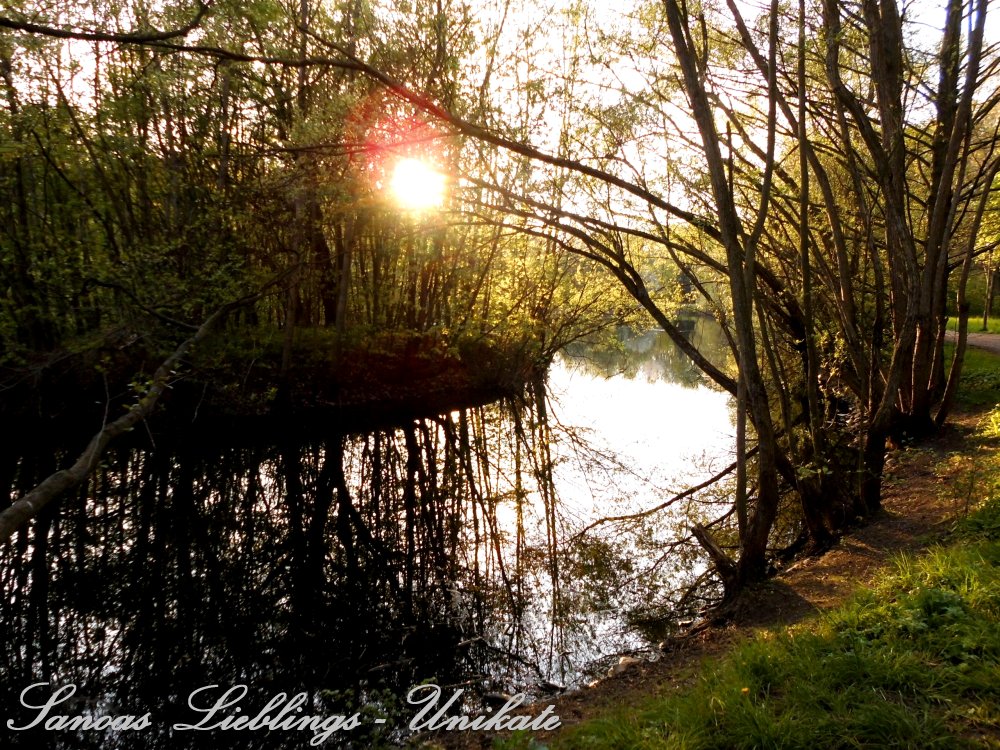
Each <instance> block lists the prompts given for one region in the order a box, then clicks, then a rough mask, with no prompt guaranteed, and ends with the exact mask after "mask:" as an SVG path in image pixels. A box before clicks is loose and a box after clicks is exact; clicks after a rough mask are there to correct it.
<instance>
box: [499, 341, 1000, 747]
mask: <svg viewBox="0 0 1000 750" xmlns="http://www.w3.org/2000/svg"><path fill="white" fill-rule="evenodd" d="M967 366H968V370H967V375H968V377H967V380H966V385H965V389H964V393H963V395H962V399H961V400H962V401H963V402H964V403H965V404H966V405H967V406H982V405H983V404H986V403H992V404H997V402H998V401H1000V395H998V394H1000V358H997V357H995V356H992V355H988V354H986V353H983V352H980V351H976V350H973V351H972V352H971V357H970V361H969V362H968V363H967ZM980 441H981V444H982V450H981V451H980V452H979V453H978V454H977V459H976V460H975V461H969V462H967V464H968V466H969V468H968V472H969V473H970V477H969V480H970V482H972V484H973V486H974V488H975V492H976V494H977V495H978V505H979V508H978V510H976V511H975V512H973V513H972V514H971V515H969V516H968V517H967V518H965V519H964V520H962V521H961V522H960V523H958V524H957V526H956V527H955V529H954V531H953V532H952V533H951V534H950V535H949V536H948V537H947V538H946V539H944V540H942V542H941V543H940V544H939V545H938V546H936V547H935V548H933V549H932V550H931V551H930V552H929V553H927V554H924V555H921V556H919V557H916V558H914V557H902V558H900V559H899V560H898V561H897V563H896V565H895V570H894V571H893V572H891V573H887V574H886V575H885V576H884V577H883V578H881V579H880V581H879V582H878V583H877V584H876V585H875V586H874V587H873V588H872V589H867V590H863V591H861V592H859V593H858V594H857V595H856V596H855V598H854V599H853V600H852V601H851V602H850V603H849V604H847V605H845V606H843V607H841V608H838V609H837V610H835V611H833V612H830V613H828V614H826V615H825V616H823V617H821V618H819V619H817V620H813V621H811V622H808V623H805V624H802V625H797V626H793V627H790V628H783V629H780V630H777V631H765V632H762V633H759V634H758V635H757V636H756V637H754V638H753V639H750V640H748V641H747V642H746V643H744V644H743V645H741V646H739V647H737V648H736V649H734V650H733V651H731V652H729V653H728V654H727V655H726V656H725V657H723V658H721V659H719V660H715V661H710V662H707V663H706V664H704V665H703V667H702V669H701V671H700V673H699V675H698V676H697V678H696V679H695V680H694V681H693V685H692V686H691V688H690V689H686V690H683V691H679V690H673V691H671V692H670V693H669V694H664V695H661V696H651V697H650V698H649V700H648V701H647V702H646V703H645V704H644V705H637V706H628V707H623V708H622V709H620V710H618V711H617V712H614V713H611V714H607V715H604V716H602V717H600V718H596V719H592V720H590V721H587V722H584V723H582V724H579V725H576V726H574V727H571V728H568V729H567V730H566V731H564V732H563V733H561V734H560V735H559V736H558V737H557V738H556V739H555V740H553V741H551V743H550V745H549V746H550V747H551V748H552V749H553V750H555V748H573V749H575V748H622V749H628V750H641V749H645V748H720V749H721V748H725V749H727V750H729V749H736V748H888V747H906V748H936V747H940V748H959V747H996V748H1000V406H997V408H995V409H993V411H991V412H990V413H989V415H988V416H987V417H986V418H985V419H984V420H983V423H982V427H981V430H980ZM497 747H502V748H506V749H507V750H515V749H516V748H540V747H543V745H541V744H539V743H536V742H535V741H534V740H533V739H531V738H530V737H527V736H515V737H512V738H508V739H506V740H503V741H500V742H498V745H497Z"/></svg>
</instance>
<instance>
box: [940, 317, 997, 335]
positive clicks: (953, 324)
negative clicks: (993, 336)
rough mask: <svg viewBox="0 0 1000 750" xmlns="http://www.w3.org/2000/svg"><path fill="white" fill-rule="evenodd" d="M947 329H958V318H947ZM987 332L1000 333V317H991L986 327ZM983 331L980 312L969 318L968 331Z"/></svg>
mask: <svg viewBox="0 0 1000 750" xmlns="http://www.w3.org/2000/svg"><path fill="white" fill-rule="evenodd" d="M947 329H948V330H949V331H957V330H958V318H956V317H954V316H952V317H950V318H948V325H947ZM986 331H987V332H988V333H1000V318H993V317H991V318H990V319H989V321H988V325H987V328H986ZM982 332H983V316H982V314H980V315H978V316H975V317H970V318H969V333H982Z"/></svg>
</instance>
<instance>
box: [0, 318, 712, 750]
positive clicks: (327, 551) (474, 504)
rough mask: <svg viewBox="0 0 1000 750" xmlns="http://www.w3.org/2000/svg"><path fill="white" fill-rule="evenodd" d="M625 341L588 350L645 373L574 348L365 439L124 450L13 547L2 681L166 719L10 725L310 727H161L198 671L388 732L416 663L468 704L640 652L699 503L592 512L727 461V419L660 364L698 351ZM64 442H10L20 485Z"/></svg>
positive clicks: (253, 736) (691, 569)
mask: <svg viewBox="0 0 1000 750" xmlns="http://www.w3.org/2000/svg"><path fill="white" fill-rule="evenodd" d="M621 351H622V352H630V353H631V355H632V356H630V357H625V355H624V354H621V358H619V359H614V358H613V357H611V356H610V355H605V354H602V353H601V352H600V351H599V350H594V351H593V352H592V356H591V358H590V360H589V362H591V363H594V362H604V363H605V364H602V365H601V366H602V367H605V366H607V367H612V366H613V367H614V368H615V369H617V370H621V369H622V368H621V367H620V366H619V364H613V363H624V362H625V361H626V360H627V361H629V362H634V361H635V360H636V356H635V355H636V354H641V355H643V356H641V357H638V359H640V360H642V362H641V363H640V364H636V365H634V368H635V369H634V370H633V369H628V370H627V371H628V372H629V373H643V375H644V377H641V378H635V377H633V378H632V379H629V378H628V377H627V376H626V375H620V374H619V375H616V376H615V377H614V378H612V379H610V380H606V379H605V378H603V377H596V376H595V375H593V374H590V373H588V372H587V371H586V368H589V367H593V366H594V365H593V364H587V365H581V364H580V361H581V360H579V359H565V360H561V361H560V362H558V363H557V364H556V365H555V367H554V368H553V371H552V373H551V375H550V386H551V388H552V390H553V391H554V393H555V399H554V400H553V402H552V403H551V404H550V403H549V401H548V400H547V399H546V398H545V390H544V387H543V386H542V384H533V385H532V386H531V387H529V388H527V389H526V390H525V393H524V394H523V396H522V397H521V398H519V399H515V400H511V401H506V402H502V403H497V404H492V405H489V406H486V407H482V408H476V409H468V410H461V411H456V412H453V413H451V414H448V415H443V416H439V417H435V418H429V419H422V420H415V421H413V422H411V423H409V424H407V425H405V426H403V427H401V428H399V429H396V430H389V431H378V432H372V433H369V434H367V435H362V436H343V435H332V436H330V437H329V438H327V439H323V440H314V441H311V442H307V443H305V444H303V443H300V442H298V441H296V440H294V439H292V437H293V436H286V438H287V439H286V440H285V441H284V442H282V443H280V444H277V445H269V446H252V447H246V446H243V447H226V446H219V447H216V448H205V447H204V446H199V447H196V446H194V445H190V444H186V443H185V442H183V441H178V442H175V443H172V444H171V443H168V442H166V441H165V440H164V439H158V441H157V445H156V447H155V448H149V449H146V450H138V449H134V450H120V451H118V452H115V453H112V454H110V455H109V457H108V458H107V459H106V461H105V462H104V463H103V465H102V467H101V469H100V471H99V472H98V473H97V474H96V475H95V477H94V478H93V481H92V482H91V483H90V486H89V487H87V488H86V489H85V490H84V491H81V492H80V493H79V494H78V495H76V496H74V497H71V498H67V499H65V500H64V502H63V503H62V504H61V507H59V508H58V509H50V510H48V511H47V512H45V513H43V514H42V515H41V516H40V517H39V518H38V519H36V521H35V522H34V523H33V524H32V526H31V527H30V528H29V529H28V530H26V531H24V532H22V533H20V534H18V535H17V536H16V537H15V538H14V540H13V541H12V543H11V544H8V545H5V546H4V547H3V548H2V549H0V575H2V580H0V590H2V599H0V623H2V628H3V633H4V639H3V642H2V644H0V701H2V705H4V706H5V707H7V718H10V719H13V720H14V722H15V726H23V725H26V724H28V723H30V721H31V719H32V718H34V716H36V715H37V713H38V712H37V711H27V710H26V709H22V710H17V707H18V706H19V704H20V702H19V695H20V693H21V691H22V690H23V689H24V688H25V687H27V686H28V685H31V684H32V683H37V682H50V683H52V684H54V685H65V684H70V683H72V684H76V685H77V686H78V688H79V691H78V693H77V694H76V695H75V696H73V699H72V700H71V701H69V702H67V703H66V704H64V705H63V706H61V708H60V711H61V712H62V713H86V712H91V713H94V714H114V715H119V714H129V713H132V714H143V713H145V712H147V711H149V712H150V713H151V726H150V727H149V728H148V729H145V730H143V731H141V732H107V733H104V732H98V731H90V732H86V731H79V732H72V731H61V732H41V731H30V732H28V731H26V732H9V731H6V730H5V729H4V730H2V733H3V734H5V735H6V736H4V740H5V742H4V743H3V746H4V747H42V746H53V747H65V748H91V747H94V748H96V747H102V748H103V747H121V748H131V747H137V748H139V747H141V748H153V747H171V748H173V747H200V746H202V745H204V746H206V747H229V746H232V747H257V746H260V747H268V748H272V747H285V746H289V747H291V746H296V747H301V746H303V744H304V740H303V737H302V736H301V735H297V734H296V733H281V732H272V733H263V732H255V733H240V732H217V731H216V732H206V733H196V732H189V733H185V734H183V735H178V734H177V733H173V732H171V729H170V728H171V726H172V725H173V724H175V723H178V722H192V721H196V720H197V717H195V716H194V715H193V714H192V711H191V710H190V709H189V708H188V706H187V700H188V695H189V694H190V693H191V691H192V690H194V689H196V688H198V687H201V686H204V685H211V684H217V685H221V686H223V687H226V686H230V685H235V684H247V685H250V686H251V691H250V694H249V695H248V696H247V698H246V700H245V703H244V705H247V706H248V709H247V710H250V709H249V707H251V706H252V707H255V708H261V707H263V706H264V704H265V703H266V702H267V700H268V698H270V697H271V696H274V695H275V694H277V693H279V692H281V691H284V692H286V693H296V692H298V691H305V692H307V693H308V695H309V701H310V703H309V706H308V707H307V708H308V710H307V711H306V712H307V713H314V714H322V715H332V714H352V713H354V712H355V711H359V712H362V714H363V715H364V716H366V717H368V718H370V719H371V718H374V717H375V716H376V715H380V716H384V717H387V718H388V721H387V723H386V724H383V725H378V724H375V723H374V722H373V721H366V722H365V723H364V724H363V725H362V727H361V728H359V729H356V730H352V731H351V732H350V737H351V741H352V742H354V743H355V746H357V747H368V746H372V745H373V744H374V743H376V742H378V741H391V740H393V739H398V734H395V735H394V734H393V732H394V731H395V730H398V728H399V727H402V726H404V725H405V723H406V712H405V711H404V710H403V709H404V707H403V706H401V701H402V697H403V696H404V695H405V693H406V691H407V689H408V688H409V687H410V686H412V685H415V684H418V683H420V682H422V681H424V680H431V679H432V680H435V681H437V682H438V683H439V684H442V685H448V686H456V687H463V688H465V689H466V691H467V694H468V696H469V697H470V698H471V699H475V697H476V696H481V695H483V694H485V693H487V692H489V691H514V690H522V689H524V690H528V691H535V692H536V693H537V692H538V691H539V690H540V689H541V688H540V687H539V686H540V685H541V684H542V683H543V682H544V681H546V680H552V681H555V682H560V683H564V684H578V683H579V682H580V681H583V680H586V679H588V674H592V673H594V672H596V671H599V670H601V669H603V668H604V667H605V662H603V661H602V657H604V656H606V655H608V654H611V653H616V652H618V651H621V650H625V649H633V648H639V647H640V646H641V645H642V638H641V635H640V631H641V630H642V628H640V627H639V626H643V627H645V628H646V631H647V633H648V634H650V635H655V632H653V631H652V630H650V629H649V628H651V627H652V626H653V625H655V624H656V622H658V619H657V617H656V612H657V611H658V609H657V608H659V610H662V611H664V612H673V611H674V610H675V609H676V606H677V604H678V602H677V596H676V593H675V591H676V588H677V584H678V583H680V582H684V581H690V580H692V579H693V578H696V577H697V576H698V575H699V573H700V572H701V570H702V567H701V563H700V562H699V558H698V555H697V552H696V549H695V547H694V545H691V544H688V543H685V542H683V541H678V540H683V538H684V537H685V535H686V532H685V531H684V528H685V526H686V524H687V523H689V522H690V517H691V516H698V515H699V514H704V513H705V512H706V510H705V505H704V503H705V502H706V500H708V499H710V498H706V497H705V496H701V497H700V498H699V499H698V500H699V502H695V499H693V498H692V499H688V500H687V501H685V502H684V503H682V504H679V505H678V506H677V507H676V508H674V509H671V511H670V512H667V513H661V514H657V515H656V516H652V517H644V518H640V519H635V520H632V521H627V520H626V521H619V522H616V523H614V524H606V525H602V526H599V527H595V528H590V529H589V530H588V531H587V533H585V534H581V532H582V531H583V530H584V529H587V528H588V527H590V526H592V524H593V522H594V521H595V520H596V519H598V518H601V517H604V516H609V515H628V514H630V513H635V512H637V511H641V510H644V509H646V508H649V507H651V506H653V505H655V504H656V503H658V502H660V501H662V500H663V498H665V497H669V496H670V495H671V494H672V493H673V492H674V491H676V490H680V489H683V488H684V487H685V486H687V485H688V484H689V483H692V482H694V481H695V478H696V477H701V478H704V476H705V472H706V471H711V470H712V468H713V466H714V465H715V464H716V463H718V462H720V461H724V460H726V459H727V451H728V443H727V441H728V440H729V438H728V432H727V430H729V427H728V421H729V420H728V411H727V406H726V399H725V397H724V396H722V395H721V394H718V393H717V392H714V391H711V390H709V389H707V388H705V387H704V386H698V385H696V384H695V381H693V380H691V379H685V380H684V382H685V383H687V385H676V384H672V383H670V382H666V380H669V379H672V378H674V376H675V375H676V374H677V373H679V372H680V371H681V370H683V365H682V364H681V363H680V360H679V358H678V357H677V356H675V355H674V354H673V353H672V351H671V350H670V349H669V347H664V346H663V345H662V342H661V341H660V340H659V339H658V338H656V337H652V338H650V337H649V336H648V335H646V336H642V337H638V338H636V339H632V340H630V341H626V342H625V343H624V344H623V347H622V350H621ZM615 356H616V357H617V356H618V355H617V354H616V355H615ZM632 367H633V365H629V368H632ZM651 373H660V375H657V376H656V378H663V379H659V380H658V379H656V378H654V377H652V375H651ZM550 409H554V414H553V413H550ZM692 409H694V411H692ZM682 410H683V411H682ZM680 414H683V416H681V417H679V416H678V415H680ZM694 414H697V415H698V416H697V418H695V417H693V416H692V415H694ZM696 425H697V426H703V427H705V429H704V430H703V431H702V432H703V433H704V434H703V435H702V434H701V433H700V432H699V431H698V430H696V429H695V427H696ZM679 428H681V429H679ZM678 435H680V437H679V438H678V437H676V436H678ZM699 435H701V436H700V437H699ZM671 436H674V437H673V438H671ZM671 440H672V441H673V442H671ZM710 454H711V455H710ZM53 460H54V459H53V458H52V457H51V456H50V457H49V458H48V459H44V458H39V457H38V456H34V455H33V456H30V457H26V458H23V459H21V460H19V461H18V462H16V464H13V465H11V466H10V467H9V468H12V469H13V470H12V471H10V472H7V473H9V474H10V479H9V486H11V487H12V488H15V489H17V490H21V489H23V488H26V487H30V486H31V485H32V484H34V483H35V482H36V481H37V479H38V477H40V476H44V475H45V474H46V473H48V471H49V470H50V466H51V464H52V461H53ZM4 724H6V722H4Z"/></svg>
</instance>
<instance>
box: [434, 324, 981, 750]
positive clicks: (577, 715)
mask: <svg viewBox="0 0 1000 750" xmlns="http://www.w3.org/2000/svg"><path fill="white" fill-rule="evenodd" d="M984 337H987V338H993V339H995V341H990V342H989V343H990V345H991V346H990V348H991V349H992V346H993V345H994V344H995V345H996V346H997V347H998V348H997V351H998V352H1000V336H995V337H991V336H990V335H989V334H984ZM974 345H977V346H978V345H979V344H974ZM978 421H979V415H978V414H959V415H956V416H955V417H954V418H953V420H952V421H951V423H950V424H949V425H948V426H947V427H946V428H945V430H944V431H943V433H942V434H941V436H940V437H939V438H937V439H936V440H934V441H933V442H932V443H928V444H925V445H921V446H920V447H917V448H911V449H908V450H905V451H902V452H900V453H897V454H894V455H893V456H891V457H890V459H889V462H888V464H887V476H886V480H885V485H884V494H883V507H884V509H883V511H882V512H880V513H879V515H878V516H877V517H876V518H875V519H874V520H872V521H871V522H870V523H869V524H867V525H865V526H863V527H860V528H858V529H855V530H854V531H853V532H851V533H850V534H848V535H845V536H844V537H843V538H842V539H841V541H840V542H839V543H838V544H837V545H836V546H835V547H834V548H833V549H831V550H830V551H828V552H827V553H825V554H824V555H822V556H821V557H811V558H805V559H803V560H799V561H797V562H795V563H793V564H792V565H790V566H789V567H788V568H786V569H785V570H783V571H781V572H780V573H779V574H778V575H776V576H775V577H774V578H772V579H770V580H768V581H767V582H765V583H763V584H762V585H761V586H759V587H758V589H757V591H756V592H755V593H756V596H754V597H753V598H752V601H753V607H752V610H750V611H747V612H744V613H743V614H742V615H741V616H740V617H739V619H738V621H737V622H735V623H733V624H731V625H729V626H726V627H708V628H704V629H702V630H700V631H698V632H696V633H692V634H690V635H689V636H687V637H686V638H685V639H683V641H682V642H681V643H679V644H678V645H677V647H676V648H674V649H673V650H671V651H670V652H668V653H664V654H662V655H661V656H660V657H659V658H658V659H657V660H656V661H654V662H640V663H638V664H634V665H631V666H629V667H628V668H627V669H625V670H624V671H622V672H621V673H619V674H616V675H614V676H611V677H608V678H606V679H604V680H601V681H600V682H599V683H597V684H596V685H595V686H593V687H590V688H587V689H583V690H580V691H576V692H573V693H570V694H567V695H564V696H561V697H559V698H558V699H555V700H553V701H551V702H552V703H554V704H555V706H556V708H555V713H556V714H557V715H558V716H559V717H560V719H561V720H562V724H563V726H564V727H565V726H569V725H572V724H575V723H577V722H579V721H582V720H585V719H588V718H591V717H593V716H595V715H597V714H599V713H601V712H602V710H605V709H609V708H612V707H615V706H621V705H630V704H640V703H642V702H644V701H645V700H647V699H648V698H649V697H650V696H653V695H656V694H662V693H664V692H669V691H673V690H682V689H684V687H685V686H686V685H690V684H691V683H692V682H693V681H694V679H695V676H696V674H697V668H698V665H699V664H700V663H701V661H702V660H703V659H704V658H705V657H706V656H712V655H716V654H721V653H723V652H725V650H726V649H727V648H729V647H730V646H731V645H732V644H733V643H734V641H736V640H738V639H740V638H744V637H746V636H748V635H751V634H752V633H753V632H754V631H756V630H758V629H761V628H774V627H782V626H786V625H790V624H793V623H795V622H798V621H800V620H803V619H805V618H807V617H809V616H811V615H813V614H815V613H817V612H820V611H823V610H826V609H830V608H832V607H834V606H836V605H838V604H840V603H842V602H844V601H845V600H846V599H847V598H848V597H849V596H850V595H851V593H852V592H853V591H855V590H856V589H857V588H858V586H859V585H863V584H866V583H869V582H871V581H872V580H873V579H874V578H875V576H876V574H877V573H878V572H879V571H880V570H883V569H884V568H886V567H887V565H888V564H889V561H890V560H891V558H892V557H893V556H894V555H896V554H898V553H900V552H917V551H919V550H921V549H924V548H926V547H927V546H929V545H930V544H931V543H932V542H934V541H935V540H937V539H939V538H940V537H941V536H942V534H944V533H945V532H946V531H947V529H948V528H949V527H950V526H951V524H952V522H953V521H954V520H955V519H956V518H957V517H958V516H959V515H960V514H961V513H963V512H964V510H965V507H966V498H965V497H963V492H964V491H965V490H964V489H963V486H964V485H963V483H962V482H961V481H958V480H959V477H960V476H961V475H962V473H963V472H962V468H963V462H967V461H971V460H972V459H971V458H969V456H972V455H973V454H974V452H975V450H976V448H975V446H974V443H973V440H972V433H973V431H974V430H975V429H976V424H977V422H978ZM964 465H966V466H967V465H968V464H967V463H965V464H964ZM967 490H968V491H969V492H970V493H971V490H972V487H971V485H970V486H969V487H968V488H967ZM548 702H550V701H543V703H545V704H547V703H548ZM539 739H540V740H542V741H544V734H541V735H539ZM492 741H493V737H492V736H491V735H490V734H488V733H481V732H480V733H476V732H469V733H464V734H451V735H449V736H448V737H440V736H438V737H435V738H434V740H433V741H432V743H431V744H430V745H429V746H430V747H446V748H489V747H491V746H492Z"/></svg>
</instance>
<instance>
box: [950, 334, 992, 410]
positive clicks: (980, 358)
mask: <svg viewBox="0 0 1000 750" xmlns="http://www.w3.org/2000/svg"><path fill="white" fill-rule="evenodd" d="M954 351H955V347H954V345H953V344H950V343H946V344H945V372H947V371H948V368H950V367H951V360H952V357H953V354H954ZM956 400H957V402H958V404H959V405H960V406H964V407H967V408H975V407H982V406H994V405H996V404H1000V357H998V356H997V355H996V354H993V353H992V352H989V351H986V350H985V349H977V348H976V347H974V346H970V347H967V348H966V350H965V359H964V361H963V363H962V379H961V381H960V386H959V389H958V394H957V396H956Z"/></svg>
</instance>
